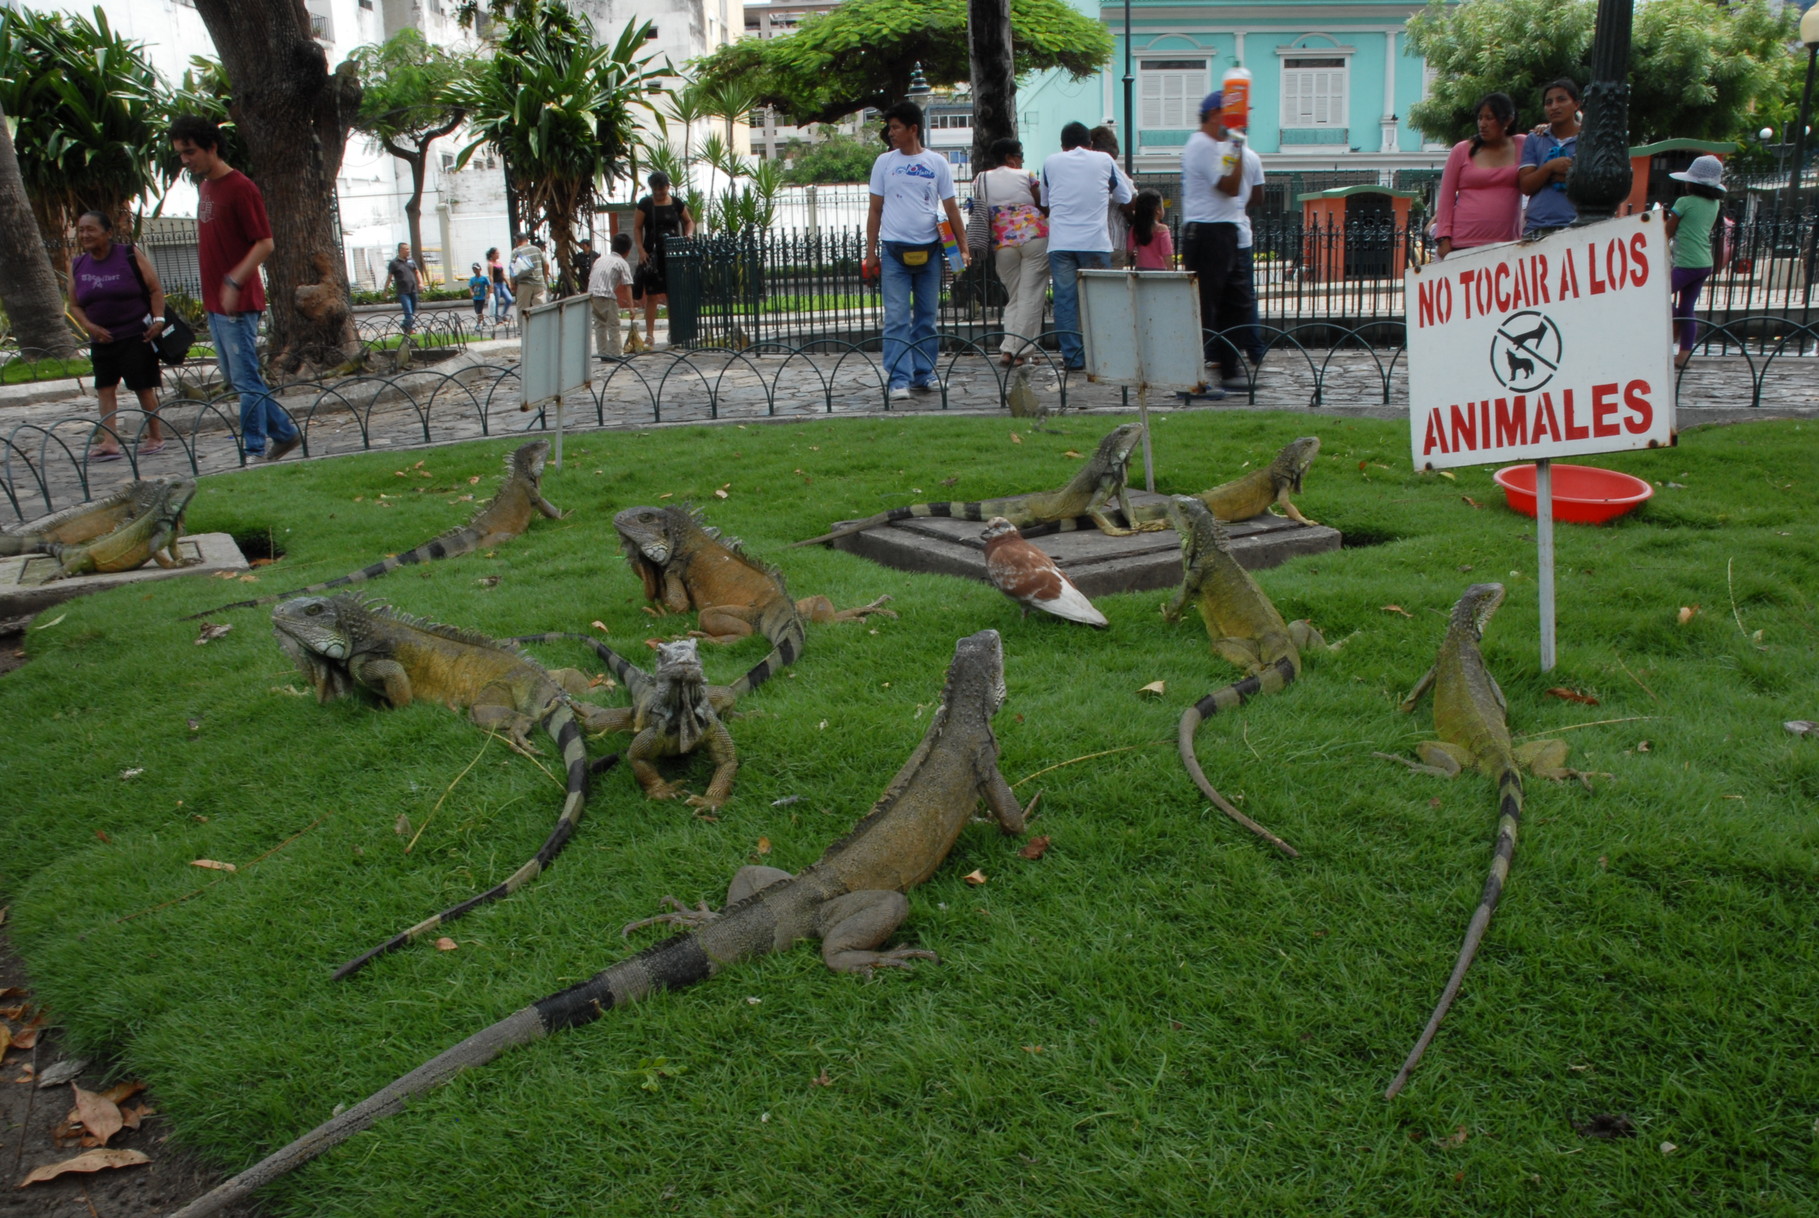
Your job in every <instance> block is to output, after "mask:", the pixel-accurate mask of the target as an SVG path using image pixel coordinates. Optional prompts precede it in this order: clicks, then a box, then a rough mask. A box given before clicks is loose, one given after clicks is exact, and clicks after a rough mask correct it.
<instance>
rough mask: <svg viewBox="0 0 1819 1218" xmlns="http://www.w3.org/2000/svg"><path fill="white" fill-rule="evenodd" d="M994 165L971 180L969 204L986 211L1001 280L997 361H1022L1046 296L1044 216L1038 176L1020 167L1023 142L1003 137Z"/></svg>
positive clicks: (994, 146) (994, 153)
mask: <svg viewBox="0 0 1819 1218" xmlns="http://www.w3.org/2000/svg"><path fill="white" fill-rule="evenodd" d="M992 159H993V160H995V161H997V162H998V167H997V168H996V169H989V170H987V171H986V172H984V173H982V174H980V175H979V176H978V177H976V178H974V179H973V205H974V206H975V207H979V206H983V207H986V208H988V209H989V210H990V214H991V224H992V235H991V243H992V258H993V261H995V262H996V263H997V266H998V278H999V279H1000V280H1001V281H1002V282H1003V284H1004V290H1005V292H1006V294H1007V299H1006V301H1005V305H1004V314H1003V320H1002V322H1001V323H1000V324H1002V325H1003V327H1004V341H1003V343H1002V344H1001V345H1000V346H999V348H998V349H999V351H1000V353H1001V354H1000V355H999V357H998V359H999V362H1000V363H1002V364H1004V365H1005V366H1006V367H1008V366H1010V365H1011V364H1012V363H1018V364H1021V363H1022V362H1023V360H1024V353H1025V352H1027V351H1029V350H1031V349H1032V348H1033V346H1034V344H1033V343H1031V342H1030V341H1029V340H1031V339H1033V338H1035V337H1036V336H1037V335H1039V334H1041V333H1042V308H1043V304H1044V303H1045V301H1046V298H1047V296H1048V218H1047V217H1046V216H1045V215H1043V213H1042V206H1041V204H1042V180H1041V179H1040V178H1038V177H1037V176H1036V175H1035V174H1033V173H1030V172H1029V171H1028V170H1026V169H1024V168H1023V145H1022V144H1021V143H1019V142H1018V141H1017V140H1013V139H1002V140H998V141H996V142H995V143H993V144H992Z"/></svg>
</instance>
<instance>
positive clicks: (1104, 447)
mask: <svg viewBox="0 0 1819 1218" xmlns="http://www.w3.org/2000/svg"><path fill="white" fill-rule="evenodd" d="M1142 442H1143V424H1141V423H1125V424H1122V425H1120V426H1118V427H1114V428H1113V429H1112V430H1111V431H1110V432H1108V433H1107V434H1106V437H1105V439H1103V440H1101V441H1099V450H1098V451H1097V452H1095V453H1094V454H1093V463H1094V464H1095V465H1100V466H1105V465H1110V464H1111V463H1113V462H1117V463H1118V464H1119V465H1123V464H1125V463H1126V462H1128V461H1129V460H1130V459H1131V454H1132V453H1134V452H1136V451H1137V445H1139V444H1141V443H1142Z"/></svg>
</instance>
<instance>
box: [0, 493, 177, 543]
mask: <svg viewBox="0 0 1819 1218" xmlns="http://www.w3.org/2000/svg"><path fill="white" fill-rule="evenodd" d="M166 488H167V484H166V483H165V482H164V481H163V480H162V479H156V478H154V479H150V480H144V479H141V480H138V481H134V482H129V483H127V484H126V485H125V486H123V487H121V488H120V489H119V490H117V491H115V492H114V493H113V494H111V495H109V496H108V497H107V498H105V499H97V500H95V501H94V502H92V503H79V504H77V505H76V506H75V507H68V508H64V509H63V510H62V511H60V512H53V513H51V514H50V515H49V516H41V517H39V518H38V519H37V520H32V521H28V522H26V523H24V524H21V525H17V526H15V527H13V528H10V529H0V558H5V557H10V556H12V555H15V554H42V553H45V552H46V551H47V550H48V549H49V547H50V546H51V545H53V544H61V545H78V544H80V543H82V542H85V541H93V540H94V539H95V538H97V537H100V536H102V535H103V534H105V533H111V532H113V531H114V530H115V529H117V528H119V527H120V526H121V525H123V524H126V523H128V522H130V521H132V520H135V519H137V518H138V517H140V516H143V515H145V514H146V513H147V512H149V511H151V510H152V509H153V508H154V507H156V506H158V505H159V504H160V503H162V502H163V501H164V496H165V492H166Z"/></svg>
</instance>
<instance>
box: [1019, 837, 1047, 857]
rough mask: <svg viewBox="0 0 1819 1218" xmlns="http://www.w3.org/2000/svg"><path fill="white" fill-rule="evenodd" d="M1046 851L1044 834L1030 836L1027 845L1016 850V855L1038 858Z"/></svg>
mask: <svg viewBox="0 0 1819 1218" xmlns="http://www.w3.org/2000/svg"><path fill="white" fill-rule="evenodd" d="M1047 853H1048V838H1047V837H1046V836H1043V837H1032V838H1030V840H1029V845H1027V846H1025V847H1024V848H1023V849H1021V850H1019V851H1017V854H1018V857H1020V858H1026V859H1039V858H1041V857H1042V856H1043V855H1045V854H1047Z"/></svg>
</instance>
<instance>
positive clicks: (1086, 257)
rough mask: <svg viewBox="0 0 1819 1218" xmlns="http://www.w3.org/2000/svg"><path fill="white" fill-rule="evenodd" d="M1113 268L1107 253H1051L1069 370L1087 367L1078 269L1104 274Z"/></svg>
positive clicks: (1064, 360) (1050, 268)
mask: <svg viewBox="0 0 1819 1218" xmlns="http://www.w3.org/2000/svg"><path fill="white" fill-rule="evenodd" d="M1111 265H1112V256H1111V255H1110V254H1109V253H1107V252H1106V251H1104V250H1058V249H1055V248H1054V247H1053V246H1050V247H1049V251H1048V273H1049V278H1050V279H1052V280H1053V281H1054V285H1055V336H1056V337H1057V338H1059V339H1060V340H1061V362H1062V363H1064V364H1066V365H1067V366H1068V367H1069V368H1084V367H1086V342H1085V340H1084V339H1083V337H1082V336H1081V334H1080V285H1079V283H1078V282H1077V281H1076V280H1075V279H1074V272H1075V271H1076V270H1082V271H1103V270H1105V269H1106V268H1108V267H1110V266H1111Z"/></svg>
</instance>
